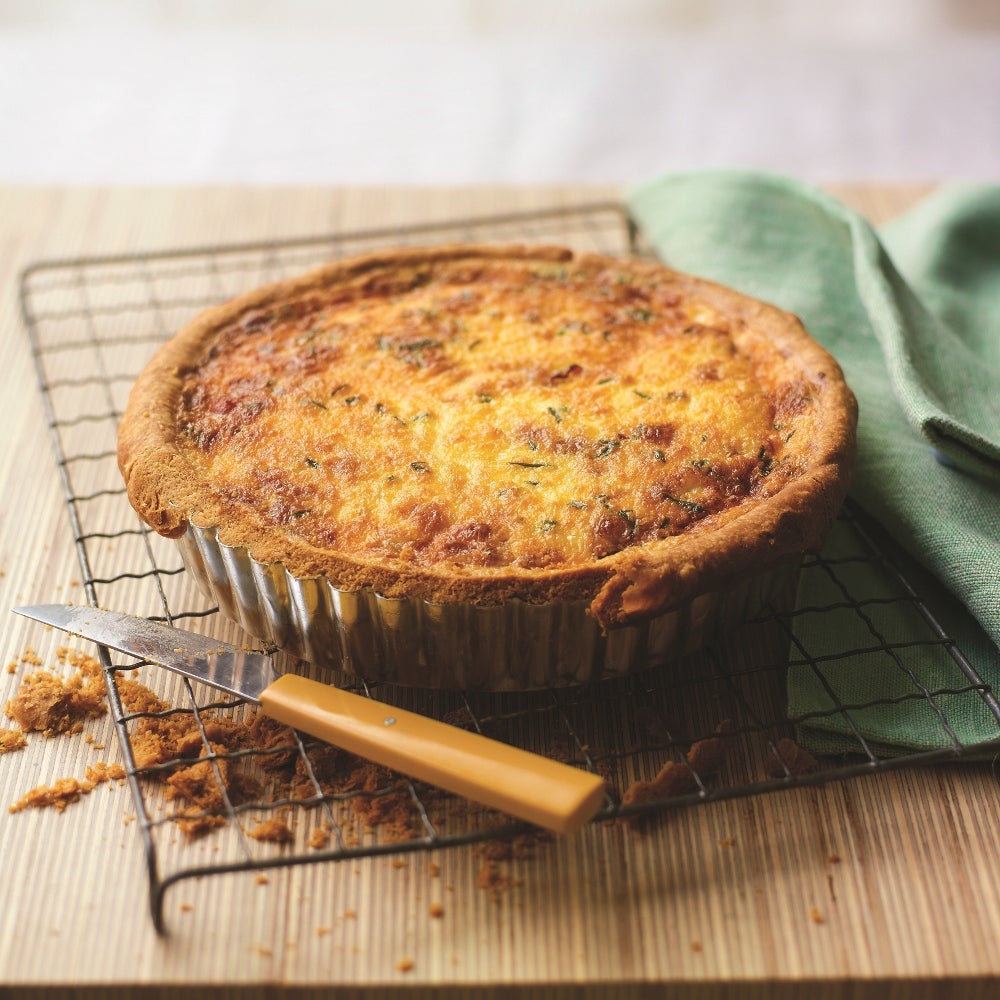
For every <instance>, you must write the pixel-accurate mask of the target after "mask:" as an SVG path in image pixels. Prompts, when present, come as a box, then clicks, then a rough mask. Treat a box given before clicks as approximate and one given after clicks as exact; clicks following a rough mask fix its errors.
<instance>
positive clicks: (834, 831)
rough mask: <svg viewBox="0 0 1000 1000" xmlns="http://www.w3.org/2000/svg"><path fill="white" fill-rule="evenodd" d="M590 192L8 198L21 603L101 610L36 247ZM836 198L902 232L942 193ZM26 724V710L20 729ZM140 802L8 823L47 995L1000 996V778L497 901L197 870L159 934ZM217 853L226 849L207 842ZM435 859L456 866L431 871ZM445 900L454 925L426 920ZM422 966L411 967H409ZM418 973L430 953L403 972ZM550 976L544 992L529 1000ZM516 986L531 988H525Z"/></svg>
mask: <svg viewBox="0 0 1000 1000" xmlns="http://www.w3.org/2000/svg"><path fill="white" fill-rule="evenodd" d="M616 193H617V192H615V191H613V190H595V189H587V190H579V189H575V190H574V189H551V188H550V189H540V190H526V189H506V190H504V189H461V190H443V189H434V190H413V189H394V190H383V189H374V188H371V189H351V190H323V189H302V188H297V189H288V190H250V189H213V190H184V191H179V190H165V189H160V190H148V191H141V190H114V191H104V190H75V191H65V190H35V189H22V190H10V189H7V190H2V191H0V393H2V395H0V399H2V409H3V414H4V417H3V426H4V439H5V443H4V447H3V449H2V451H0V571H2V576H0V609H6V608H8V607H10V606H12V605H14V604H18V603H28V602H41V601H49V600H71V601H83V600H84V599H85V595H84V593H83V590H82V588H81V586H80V584H79V579H80V572H79V569H78V566H77V562H76V555H75V552H74V551H73V547H72V545H71V544H70V541H69V539H70V535H69V529H68V525H67V521H66V513H65V509H64V503H63V499H62V492H61V487H60V484H59V481H58V476H57V473H56V470H55V467H54V462H53V460H52V458H51V447H50V444H49V441H48V437H47V433H46V429H45V426H44V415H43V411H42V406H41V402H40V398H39V395H38V392H37V389H36V387H35V375H34V371H33V368H32V364H31V358H30V354H29V350H28V345H27V339H26V337H25V335H24V332H23V330H22V327H21V323H20V319H19V315H18V308H17V297H16V276H17V273H18V271H19V269H20V268H21V267H22V266H24V265H25V264H27V263H28V262H30V261H33V260H37V259H40V258H51V257H60V258H61V257H73V256H76V255H93V254H98V253H118V252H128V251H136V250H150V249H157V248H172V247H175V246H178V245H199V244H212V243H218V242H231V241H239V240H249V239H257V238H263V237H271V236H298V235H302V234H310V233H321V232H328V231H333V230H350V229H363V228H368V227H371V226H378V225H382V224H387V225H389V224H392V225H395V224H399V223H404V222H417V221H420V222H422V221H428V220H431V219H443V220H447V219H451V218H455V217H461V216H465V215H475V214H479V213H484V212H494V211H502V210H507V209H521V208H526V207H533V206H538V207H545V206H550V205H553V204H560V203H562V204H574V203H578V202H580V201H583V200H588V201H589V200H597V199H600V198H604V197H614V196H615V195H616ZM837 193H839V194H841V195H842V196H844V197H845V198H846V199H847V200H849V201H851V202H852V203H853V204H855V205H856V206H858V207H860V208H861V209H863V210H864V211H866V212H867V213H868V214H869V215H870V216H871V217H872V218H873V219H876V220H879V219H884V218H887V217H890V216H891V215H892V214H894V213H896V212H898V211H900V210H901V209H903V208H905V207H906V206H907V205H908V204H911V203H912V201H913V200H914V199H915V198H916V197H917V196H919V194H921V193H922V189H906V190H903V189H887V188H872V187H865V186H855V187H850V188H841V189H838V190H837ZM0 622H2V629H0V649H2V657H3V658H2V660H0V703H3V702H6V700H7V699H8V698H9V697H10V696H11V695H12V694H13V692H14V691H15V690H16V687H17V685H18V683H19V681H20V678H21V676H22V675H23V672H24V671H25V669H27V668H26V666H25V665H24V664H18V666H17V667H16V669H15V670H14V672H12V673H8V672H7V671H5V670H2V667H3V666H5V665H6V664H8V663H11V662H13V661H16V660H17V659H18V658H19V657H20V656H21V654H22V653H23V652H24V650H25V649H26V647H28V646H32V647H34V648H35V649H36V650H37V652H38V653H39V655H40V656H41V658H42V660H43V661H44V662H46V663H51V662H53V658H54V650H55V648H56V646H57V645H59V644H61V643H62V642H63V641H64V639H63V637H61V636H57V635H55V634H53V633H51V632H46V631H44V630H42V629H41V628H39V627H37V626H33V625H31V624H29V623H26V622H23V621H21V620H20V619H17V618H15V617H14V616H10V615H6V613H5V611H4V616H3V617H2V619H0ZM3 721H4V722H6V720H3ZM88 731H89V732H93V733H94V736H95V742H96V743H98V744H105V745H106V748H105V749H104V750H98V749H95V748H94V747H93V746H91V745H89V744H87V743H85V742H84V741H83V740H81V739H80V738H79V737H54V738H51V739H45V738H41V737H35V738H32V740H31V742H30V745H29V747H28V748H27V749H26V750H23V751H20V752H18V753H13V754H8V755H4V756H0V805H3V806H7V805H9V804H10V803H13V802H14V801H16V800H17V799H18V798H19V797H20V796H21V795H22V794H23V793H24V792H25V791H27V790H28V789H29V788H31V787H34V786H35V785H39V784H46V783H50V782H52V781H54V780H55V779H58V778H61V777H64V776H67V775H76V776H81V777H82V774H83V770H84V768H85V766H86V765H87V764H88V763H92V762H93V761H94V760H98V759H108V760H113V761H115V760H118V759H119V755H118V749H117V746H116V745H115V739H114V735H113V733H112V730H111V728H110V724H109V723H108V722H107V721H105V720H100V721H98V722H97V723H95V724H94V725H93V726H91V727H88ZM132 814H133V806H132V801H131V799H130V797H129V793H128V790H127V789H126V788H125V787H119V786H117V785H111V786H102V787H100V788H98V789H96V790H95V792H94V793H93V794H91V795H90V796H88V797H87V798H85V799H84V800H82V801H81V802H79V803H77V804H76V805H73V806H71V807H70V808H68V809H67V810H66V812H65V813H63V814H57V813H56V812H54V811H52V810H41V811H36V810H31V811H26V812H22V813H18V814H16V815H8V813H7V811H6V809H4V810H3V811H2V812H0V859H2V863H3V879H2V887H3V888H2V892H3V900H4V905H3V908H2V911H0V982H2V983H4V984H7V985H9V986H12V987H19V986H24V987H27V986H46V987H48V991H47V992H48V993H49V994H50V995H52V996H59V995H65V996H68V995H70V993H69V991H70V989H72V988H80V987H88V986H90V987H93V989H94V991H95V993H97V992H98V991H99V992H100V993H101V995H108V994H109V991H110V990H111V989H117V990H119V991H121V992H122V993H123V994H131V993H136V994H138V993H140V992H144V993H146V994H147V995H155V994H156V993H158V992H160V991H161V990H162V991H163V995H175V991H176V988H177V987H181V986H187V987H191V988H192V989H193V988H194V987H195V986H196V985H200V986H202V987H215V988H217V991H218V993H219V995H225V996H241V997H242V996H248V997H249V996H264V995H277V994H279V993H281V992H282V991H283V989H285V988H287V989H292V988H295V987H298V988H310V987H312V988H315V990H316V992H317V995H318V994H319V991H320V989H321V988H322V987H325V986H328V985H330V984H335V985H339V986H341V987H344V988H345V993H344V994H343V995H345V996H352V995H358V996H361V995H365V994H366V993H369V992H370V991H371V990H375V989H381V988H385V987H388V986H391V985H399V986H405V987H408V988H410V989H414V988H420V987H423V988H424V989H425V990H426V993H427V995H437V994H438V993H439V992H440V990H441V989H442V988H444V987H450V989H451V990H452V991H453V993H452V995H454V996H463V995H466V994H468V995H470V996H471V995H473V994H475V995H477V996H482V995H484V994H483V993H482V992H479V991H477V990H476V989H475V988H476V987H484V986H489V987H492V988H493V989H494V990H495V991H496V992H497V994H498V995H499V993H500V992H501V991H502V988H503V987H507V988H510V989H511V990H514V988H515V987H516V988H517V995H524V996H530V995H532V994H535V995H539V996H541V995H544V996H557V995H562V994H565V995H567V996H570V995H579V994H578V993H577V992H576V991H575V988H576V987H580V986H588V987H589V988H590V992H591V993H592V994H593V995H595V996H596V995H607V996H616V997H617V996H625V995H628V994H629V992H631V993H634V994H635V995H640V994H642V993H643V992H644V991H645V990H646V989H647V988H648V989H649V990H651V991H653V992H655V993H658V992H659V988H660V987H662V986H663V985H665V984H669V985H671V986H672V987H673V988H674V992H672V993H671V994H670V995H671V996H690V997H702V996H741V997H742V996H751V997H757V996H759V997H772V996H782V995H788V996H797V995H802V993H803V988H804V986H805V985H806V984H809V992H810V993H811V994H813V995H814V996H815V997H817V998H821V997H861V996H876V995H877V996H880V997H882V996H886V997H894V996H900V997H902V996H920V997H931V996H949V995H952V993H953V992H954V988H955V984H956V983H958V982H960V983H961V989H962V996H963V997H966V998H970V997H979V996H981V997H987V996H994V995H996V990H997V989H998V988H1000V983H998V974H1000V957H998V951H997V947H996V941H997V940H998V938H1000V888H998V887H1000V860H998V854H1000V852H998V851H997V850H996V831H997V829H998V828H1000V794H998V788H997V781H996V776H995V774H994V771H993V768H992V766H991V765H989V764H970V765H963V766H953V767H938V768H930V769H913V768H910V769H905V770H901V771H897V772H891V773H879V774H874V775H871V776H866V777H863V778H859V779H856V780H852V781H849V782H842V783H838V784H833V785H829V786H825V787H820V788H806V789H798V790H794V791H790V792H786V793H782V794H775V795H769V796H765V797H758V798H753V799H737V800H733V801H728V802H719V803H715V804H710V805H706V806H700V807H697V808H693V809H690V810H685V811H675V812H673V813H671V814H670V815H669V816H668V817H667V818H666V820H665V821H664V822H663V823H658V824H655V825H654V826H653V827H652V828H650V829H649V830H647V831H646V832H643V833H636V832H635V831H633V830H629V829H625V828H623V827H622V826H617V825H616V826H595V827H592V828H588V829H587V830H585V831H584V832H583V833H582V834H581V835H579V836H577V837H575V838H573V839H570V840H564V841H557V842H554V843H551V844H549V845H543V846H542V847H540V848H539V849H538V850H537V851H536V852H535V854H534V856H533V857H531V858H527V859H524V860H520V861H511V862H506V863H505V864H504V870H505V871H506V873H507V874H508V875H509V876H510V877H511V878H512V879H514V880H516V881H518V882H519V884H518V885H516V886H514V887H512V888H510V889H508V890H506V891H504V892H502V893H500V894H499V895H498V896H497V897H496V898H494V897H493V896H491V894H489V893H487V892H485V891H483V890H482V889H479V888H477V886H476V875H477V871H478V870H479V867H480V865H481V863H482V859H481V856H480V855H479V853H478V852H477V850H476V849H475V848H474V847H469V848H459V849H453V850H448V851H437V852H434V853H432V854H426V853H416V854H408V855H401V856H390V857H385V858H369V859H361V860H358V861H348V862H340V863H336V864H326V865H309V866H306V867H302V868H296V869H287V870H280V871H272V872H270V873H269V874H268V876H267V879H266V881H263V880H260V879H258V876H257V875H255V874H253V873H250V874H238V875H231V876H223V877H212V878H206V879H202V880H190V881H185V882H183V883H181V884H179V885H178V886H176V887H174V888H172V889H171V890H170V891H169V892H168V895H167V900H166V907H167V913H166V915H167V920H168V924H169V927H170V930H171V933H170V935H169V936H168V937H166V938H161V937H158V936H157V935H156V933H155V932H154V929H153V925H152V922H151V920H150V918H149V915H148V910H147V892H146V873H145V868H144V860H143V857H142V851H141V846H140V841H139V837H138V835H137V832H136V830H135V826H134V824H132V823H131V822H130V818H131V816H132ZM190 849H191V850H192V851H195V852H197V851H204V852H205V861H206V863H210V862H211V847H210V846H209V845H208V844H202V845H195V846H192V847H191V848H190ZM435 865H438V866H440V874H435V873H434V867H433V866H435ZM435 902H440V903H441V904H442V905H443V908H444V914H443V916H441V917H440V918H433V917H431V916H430V915H429V907H430V906H431V904H432V903H435ZM404 959H407V960H410V961H411V962H412V966H411V967H409V968H407V969H406V970H403V969H401V968H399V963H400V962H401V960H404ZM407 964H409V963H407ZM529 987H532V989H530V990H529V989H528V988H529ZM511 995H514V994H513V992H512V993H511Z"/></svg>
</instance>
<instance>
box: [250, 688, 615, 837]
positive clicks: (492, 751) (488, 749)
mask: <svg viewBox="0 0 1000 1000" xmlns="http://www.w3.org/2000/svg"><path fill="white" fill-rule="evenodd" d="M260 704H261V708H262V709H263V711H264V712H265V713H266V714H267V715H269V716H270V717H271V718H272V719H276V720H277V721H278V722H283V723H285V725H288V726H291V727H292V728H293V729H299V730H301V731H302V732H305V733H309V734H310V735H311V736H316V737H318V738H319V739H321V740H324V741H326V742H327V743H332V744H333V745H334V746H337V747H341V748H342V749H344V750H348V751H349V752H350V753H353V754H357V755H358V756H359V757H363V758H365V759H366V760H370V761H374V762H375V763H376V764H381V765H383V766H384V767H388V768H391V769H392V770H394V771H399V772H400V773H402V774H405V775H409V776H410V777H412V778H417V779H418V780H420V781H426V782H427V783H428V784H431V785H436V786H437V787H439V788H443V789H445V790H446V791H449V792H454V793H455V794H457V795H462V796H464V797H466V798H469V799H472V800H474V801H475V802H480V803H482V804H484V805H487V806H490V807H491V808H493V809H499V810H501V811H503V812H506V813H509V814H510V815H512V816H517V817H518V818H519V819H525V820H528V821H529V822H531V823H535V824H536V825H538V826H541V827H545V828H546V829H548V830H554V831H555V832H557V833H573V832H574V831H575V830H578V829H579V828H580V827H581V826H583V825H584V823H586V822H587V820H589V819H591V818H592V817H593V816H594V815H595V814H596V813H597V811H598V810H599V809H600V808H601V806H602V804H603V803H604V797H605V785H604V780H603V779H602V778H600V777H599V776H598V775H596V774H593V773H591V772H590V771H584V770H583V769H581V768H578V767H572V766H570V765H569V764H560V763H558V762H557V761H554V760H550V759H549V758H547V757H541V756H539V755H538V754H533V753H529V752H528V751H527V750H520V749H518V748H517V747H512V746H510V745H509V744H507V743H501V742H500V741H498V740H492V739H489V738H487V737H485V736H480V735H479V734H478V733H473V732H469V731H468V730H466V729H458V728H457V727H455V726H450V725H448V724H447V723H444V722H438V721H436V720H434V719H428V718H426V717H425V716H423V715H418V714H416V713H415V712H408V711H406V710H405V709H400V708H394V707H391V706H389V705H386V704H384V703H381V702H378V701H374V700H373V699H371V698H366V697H363V696H361V695H356V694H352V693H351V692H349V691H342V690H340V689H339V688H336V687H333V686H332V685H329V684H321V683H319V682H318V681H312V680H309V679H308V678H307V677H301V676H299V675H298V674H284V675H282V676H281V677H279V678H278V680H276V681H275V682H274V683H273V684H271V685H269V686H268V687H267V688H265V689H264V692H263V693H262V694H261V696H260Z"/></svg>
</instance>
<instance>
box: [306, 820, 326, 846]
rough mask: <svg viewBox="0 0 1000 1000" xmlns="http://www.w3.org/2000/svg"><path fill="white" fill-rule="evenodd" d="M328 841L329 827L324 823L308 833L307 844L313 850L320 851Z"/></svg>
mask: <svg viewBox="0 0 1000 1000" xmlns="http://www.w3.org/2000/svg"><path fill="white" fill-rule="evenodd" d="M329 843H330V828H329V827H328V826H327V825H326V824H325V823H324V824H322V825H321V826H317V827H316V829H315V830H313V832H312V833H311V834H309V841H308V844H309V846H310V847H311V848H313V850H316V851H321V850H322V849H323V848H324V847H326V846H327V845H328V844H329Z"/></svg>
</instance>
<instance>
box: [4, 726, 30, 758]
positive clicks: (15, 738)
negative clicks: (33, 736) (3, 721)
mask: <svg viewBox="0 0 1000 1000" xmlns="http://www.w3.org/2000/svg"><path fill="white" fill-rule="evenodd" d="M27 745H28V738H27V737H26V736H25V735H24V733H23V732H21V730H20V729H0V754H3V753H13V752H14V751H15V750H21V749H23V748H24V747H26V746H27Z"/></svg>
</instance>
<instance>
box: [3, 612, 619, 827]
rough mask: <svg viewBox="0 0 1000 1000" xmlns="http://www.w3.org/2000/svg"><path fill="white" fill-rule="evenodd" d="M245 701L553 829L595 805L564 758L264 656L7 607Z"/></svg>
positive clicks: (137, 622)
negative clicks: (280, 667) (281, 668)
mask: <svg viewBox="0 0 1000 1000" xmlns="http://www.w3.org/2000/svg"><path fill="white" fill-rule="evenodd" d="M12 610H13V611H14V612H15V613H16V614H19V615H24V616H25V617H26V618H33V619H35V620H36V621H40V622H44V623H45V624H47V625H51V626H53V627H54V628H58V629H61V630H63V631H65V632H69V633H71V634H73V635H78V636H82V637H83V638H85V639H92V640H93V641H94V642H97V643H100V644H101V645H102V646H108V647H110V648H112V649H117V650H120V651H121V652H123V653H128V654H129V655H131V656H137V657H140V658H141V659H143V660H148V661H150V662H151V663H156V664H158V665H160V666H163V667H167V668H168V669H170V670H173V671H175V672H176V673H179V674H183V675H184V676H185V677H190V678H191V679H192V680H195V681H200V682H201V683H203V684H208V685H210V686H211V687H215V688H218V689H219V690H221V691H225V692H227V693H228V694H231V695H235V696H236V697H238V698H242V699H245V700H246V701H250V702H255V703H256V704H258V705H259V706H260V709H261V711H262V712H263V713H264V714H265V715H268V716H270V717H271V718H272V719H275V720H276V721H278V722H282V723H284V724H285V725H287V726H291V727H292V728H293V729H299V730H301V731H302V732H305V733H309V734H310V735H311V736H316V737H318V738H319V739H321V740H324V741H325V742H327V743H332V744H333V745H334V746H337V747H340V748H342V749H344V750H347V751H349V752H350V753H353V754H357V755H358V756H359V757H363V758H365V759H366V760H370V761H373V762H374V763H376V764H381V765H383V766H384V767H388V768H391V769H392V770H394V771H399V772H401V773H402V774H406V775H409V776H410V777H412V778H417V779H419V780H420V781H425V782H427V783H428V784H431V785H436V786H437V787H439V788H443V789H445V790H446V791H449V792H454V793H455V794H457V795H461V796H464V797H465V798H468V799H472V800H473V801H475V802H480V803H482V804H483V805H486V806H490V807H491V808H493V809H499V810H501V811H502V812H505V813H509V814H510V815H512V816H516V817H518V818H519V819H524V820H528V822H530V823H534V824H536V825H537V826H541V827H544V828H546V829H548V830H553V831H554V832H556V833H573V832H575V831H576V830H578V829H579V828H580V827H582V826H583V825H584V824H585V823H586V822H587V821H588V820H589V819H591V818H593V816H594V815H595V814H596V813H597V812H598V810H599V809H600V808H601V806H602V804H603V803H604V800H605V784H604V780H603V779H602V778H601V777H599V776H598V775H596V774H594V773H592V772H590V771H585V770H583V769H581V768H578V767H572V766H571V765H569V764H562V763H559V762H557V761H554V760H550V759H549V758H547V757H542V756H539V755H538V754H533V753H530V752H528V751H526V750H521V749H519V748H517V747H512V746H510V745H509V744H507V743H502V742H500V741H499V740H493V739H490V738H488V737H486V736H481V735H480V734H479V733H474V732H470V731H468V730H466V729H459V728H457V727H455V726H450V725H448V724H447V723H444V722H438V721H437V720H434V719H429V718H427V717H426V716H423V715H419V714H418V713H416V712H409V711H407V710H405V709H401V708H396V707H394V706H390V705H386V704H383V703H381V702H378V701H375V700H374V699H373V698H368V697H365V696H363V695H357V694H353V693H351V692H349V691H343V690H341V689H340V688H337V687H334V686H333V685H330V684H323V683H321V682H319V681H314V680H310V679H309V678H307V677H302V676H300V675H299V674H291V673H286V674H281V675H279V674H278V673H277V671H276V670H275V668H274V665H273V663H272V660H271V657H270V656H269V655H268V654H266V653H260V652H254V651H251V650H246V649H240V648H238V647H236V646H231V645H229V644H228V643H224V642H220V641H218V640H217V639H212V638H209V637H208V636H203V635H199V634H198V633H196V632H189V631H187V630H184V629H179V628H173V627H171V626H169V625H162V624H160V623H158V622H152V621H149V620H147V619H145V618H138V617H136V616H134V615H126V614H120V613H118V612H114V611H103V610H101V609H99V608H90V607H81V606H78V605H63V604H38V605H34V606H30V607H21V608H13V609H12Z"/></svg>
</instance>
